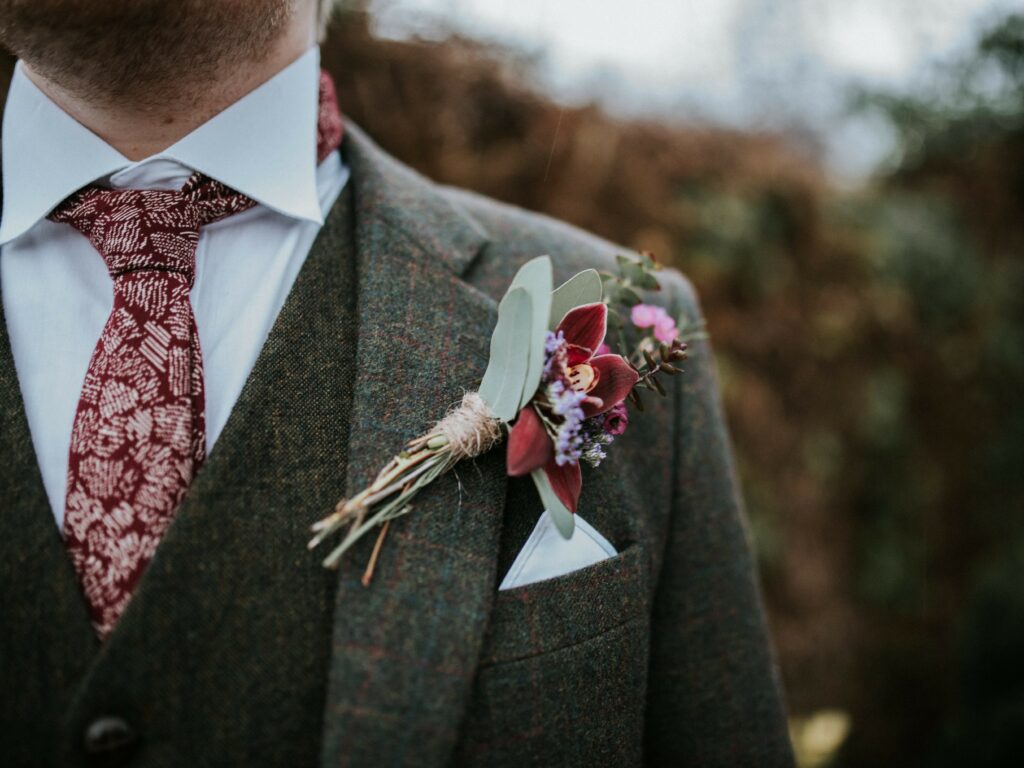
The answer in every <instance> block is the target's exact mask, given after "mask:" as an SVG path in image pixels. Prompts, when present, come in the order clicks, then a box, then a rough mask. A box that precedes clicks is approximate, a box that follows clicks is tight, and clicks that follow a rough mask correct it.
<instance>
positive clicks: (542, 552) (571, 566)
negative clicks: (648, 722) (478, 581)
mask: <svg viewBox="0 0 1024 768" xmlns="http://www.w3.org/2000/svg"><path fill="white" fill-rule="evenodd" d="M616 554H618V553H617V552H616V551H615V547H613V546H612V545H611V544H610V543H609V542H608V539H606V538H605V537H604V536H602V535H601V534H600V533H598V532H597V531H596V530H594V527H593V526H592V525H591V524H590V523H588V522H587V521H586V520H584V519H583V518H582V517H580V516H579V515H576V528H575V530H573V533H572V536H571V537H570V538H568V539H563V538H562V534H560V533H559V532H558V529H556V528H555V524H554V521H552V519H551V515H549V514H548V513H547V511H546V510H545V511H544V512H543V513H542V514H541V516H540V520H538V521H537V525H536V526H534V528H533V533H531V534H530V538H528V539H527V540H526V544H524V545H523V548H522V549H521V550H519V554H518V555H516V559H515V562H513V563H512V567H511V568H509V569H508V573H507V574H505V578H504V579H502V581H501V586H499V587H498V589H499V590H504V589H512V588H513V587H522V586H526V585H527V584H533V583H534V582H537V581H544V579H552V578H554V577H555V576H564V575H565V574H567V573H572V572H573V571H578V570H579V569H580V568H586V567H587V566H588V565H593V564H594V563H599V562H601V561H602V560H607V559H608V558H610V557H615V555H616Z"/></svg>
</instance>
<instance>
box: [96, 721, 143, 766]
mask: <svg viewBox="0 0 1024 768" xmlns="http://www.w3.org/2000/svg"><path fill="white" fill-rule="evenodd" d="M134 745H135V732H134V731H133V730H132V728H131V726H130V725H128V723H127V722H125V721H124V720H123V719H122V718H120V717H110V716H108V717H98V718H96V719H95V720H93V721H92V722H91V723H89V725H88V726H86V729H85V751H86V753H88V754H90V755H95V756H96V757H100V758H106V759H107V760H112V761H113V763H111V764H116V763H118V762H120V761H121V760H126V759H127V758H128V757H129V756H130V754H131V751H132V747H133V746H134ZM107 760H104V763H105V764H106V763H107Z"/></svg>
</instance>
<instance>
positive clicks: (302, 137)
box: [0, 48, 323, 245]
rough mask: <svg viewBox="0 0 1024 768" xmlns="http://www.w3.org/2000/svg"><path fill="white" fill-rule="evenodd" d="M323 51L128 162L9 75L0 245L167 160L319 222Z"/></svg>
mask: <svg viewBox="0 0 1024 768" xmlns="http://www.w3.org/2000/svg"><path fill="white" fill-rule="evenodd" d="M319 72H320V51H319V49H318V48H311V49H310V50H309V51H307V52H306V53H304V54H303V55H302V56H301V57H299V58H298V59H297V60H296V61H295V62H293V63H292V64H290V65H289V66H287V67H285V68H284V69H282V70H281V71H280V72H278V73H277V74H276V75H274V76H273V77H272V78H270V79H269V80H267V81H266V82H265V83H263V84H262V85H261V86H259V87H258V88H256V89H255V90H253V91H251V92H250V93H249V94H247V95H246V96H244V97H242V98H241V99H239V100H238V101H236V102H235V103H234V104H232V105H231V106H229V107H228V108H227V109H225V110H224V111H222V112H220V113H219V114H217V115H216V116H214V117H213V118H211V119H210V120H208V121H207V122H206V123H204V124H203V125H201V126H199V127H198V128H196V129H195V130H194V131H192V132H191V133H190V134H188V135H187V136H185V137H184V138H182V139H181V140H179V141H178V142H177V143H176V144H174V145H173V146H171V147H168V148H167V149H166V150H164V151H163V152H161V153H159V154H157V155H154V156H152V157H149V158H146V159H145V160H141V161H139V162H137V163H133V162H132V161H130V160H128V158H126V157H125V156H124V155H122V154H121V153H120V152H118V151H117V150H116V149H114V148H113V147H111V146H110V145H109V144H107V143H106V142H105V141H104V140H103V139H101V138H100V137H99V136H97V135H96V134H94V133H92V132H91V131H90V130H88V129H87V128H86V127H85V126H83V125H82V124H81V123H79V122H77V121H76V120H75V119H74V118H72V117H71V116H70V115H68V114H67V113H66V112H64V110H62V109H61V108H60V107H58V106H57V105H56V104H55V103H54V102H53V101H51V100H50V99H49V97H47V96H46V94H44V93H43V92H42V91H40V90H39V88H37V87H36V85H35V84H34V83H32V81H31V80H29V78H28V76H27V75H26V74H25V73H24V72H23V71H22V67H21V65H20V64H19V65H18V66H17V68H16V69H15V73H14V77H13V79H12V81H11V87H10V91H9V94H8V97H7V105H6V107H5V109H4V118H3V135H2V138H0V143H2V149H0V151H2V162H3V212H2V214H0V216H2V218H0V245H2V244H3V243H6V242H9V241H11V240H13V239H15V238H17V237H19V236H20V235H22V234H24V233H25V232H27V231H28V230H29V229H31V228H32V227H33V226H34V225H35V224H36V222H38V221H39V220H40V219H42V218H43V217H45V216H46V215H47V214H48V213H49V212H50V211H52V210H53V209H54V208H55V207H56V206H57V205H58V204H59V203H60V202H61V201H62V200H64V198H65V197H67V196H68V195H70V194H71V193H72V192H75V191H76V190H78V189H80V188H81V187H83V186H85V185H86V184H89V183H91V182H94V181H97V180H98V179H103V178H106V177H108V176H110V175H111V174H113V173H116V172H118V171H122V170H124V169H126V168H134V167H138V166H141V165H143V164H146V163H155V162H158V161H167V160H171V161H174V162H177V163H180V164H182V165H184V166H187V167H188V168H192V169H193V170H197V171H201V172H202V173H205V174H206V175H207V176H210V177H212V178H214V179H217V180H218V181H221V182H223V183H224V184H227V185H228V186H229V187H231V188H233V189H236V190H238V191H239V192H241V193H242V194H244V195H248V196H249V197H251V198H253V199H254V200H256V201H257V202H259V203H262V204H263V205H265V206H267V207H268V208H272V209H274V210H276V211H278V212H280V213H283V214H285V215H286V216H291V217H293V218H297V219H305V220H309V221H313V222H316V223H318V224H322V223H323V212H322V211H321V209H320V201H319V199H318V196H317V181H316V120H317V98H318V93H319Z"/></svg>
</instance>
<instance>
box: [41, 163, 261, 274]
mask: <svg viewBox="0 0 1024 768" xmlns="http://www.w3.org/2000/svg"><path fill="white" fill-rule="evenodd" d="M253 205H254V202H253V201H252V200H251V199H250V198H248V197H245V196H244V195H242V194H240V193H238V192H235V191H234V190H232V189H230V188H229V187H227V186H225V185H223V184H221V183H220V182H217V181H214V180H212V179H210V178H208V177H206V176H203V175H202V174H199V173H195V174H193V175H192V177H191V178H190V179H189V180H188V182H186V184H185V186H184V187H182V188H181V189H180V190H157V189H104V188H102V187H98V186H95V185H92V186H88V187H85V188H83V189H81V190H79V191H78V192H76V193H75V194H73V195H71V196H70V197H68V198H67V199H66V200H64V202H63V203H61V204H60V205H59V206H58V207H57V208H56V209H55V210H54V211H53V212H52V213H51V214H50V219H52V220H53V221H57V222H62V223H65V224H70V225H71V226H72V227H74V228H75V229H77V230H78V231H79V232H81V233H82V234H83V235H85V236H86V237H87V238H88V239H89V241H90V242H91V243H92V244H93V246H94V247H95V248H96V250H97V251H99V253H100V255H102V256H103V260H104V261H105V262H106V264H107V269H109V270H110V275H111V277H113V278H114V279H115V280H117V278H119V277H121V276H123V275H126V274H129V273H133V272H140V271H155V272H172V273H178V274H180V275H182V276H183V277H184V278H185V280H186V281H187V282H188V284H189V285H191V284H192V281H193V280H194V279H195V257H196V246H197V244H198V242H199V230H200V228H201V227H203V226H205V225H206V224H211V223H213V222H215V221H218V220H219V219H222V218H224V217H226V216H230V215H232V214H234V213H239V212H241V211H244V210H246V209H247V208H251V207H252V206H253Z"/></svg>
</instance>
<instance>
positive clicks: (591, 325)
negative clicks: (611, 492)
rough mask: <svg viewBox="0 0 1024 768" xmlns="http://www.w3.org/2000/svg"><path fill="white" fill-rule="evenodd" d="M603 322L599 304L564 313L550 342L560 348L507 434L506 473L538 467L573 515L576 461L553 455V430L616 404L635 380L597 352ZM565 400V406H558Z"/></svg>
mask: <svg viewBox="0 0 1024 768" xmlns="http://www.w3.org/2000/svg"><path fill="white" fill-rule="evenodd" d="M607 319H608V307H607V306H605V305H604V304H603V303H601V302H597V303H594V304H584V305H583V306H580V307H576V308H575V309H573V310H570V311H569V312H567V313H566V315H565V317H564V318H563V319H562V322H561V323H559V324H558V328H556V329H555V337H556V339H558V337H559V336H560V337H561V340H564V344H563V343H561V341H559V342H558V347H557V350H556V351H555V352H554V353H552V354H551V355H550V357H549V362H550V365H549V367H546V369H545V370H546V373H545V377H544V380H543V382H542V385H541V388H540V389H539V390H538V391H537V395H536V396H535V397H534V399H533V400H532V401H531V402H530V403H529V404H527V405H526V406H525V407H524V408H523V409H522V410H521V411H520V412H519V417H518V418H517V419H516V423H515V424H514V425H513V426H512V429H511V430H510V432H509V436H508V460H507V461H508V474H509V475H511V476H512V477H520V476H523V475H528V474H530V472H532V471H534V470H535V469H543V471H544V473H545V474H546V475H547V477H548V480H549V481H550V482H551V488H552V490H553V491H554V492H555V494H556V495H557V496H558V498H559V499H560V500H561V501H562V503H563V504H565V506H566V508H567V509H568V510H569V511H570V512H573V513H575V512H576V507H577V504H578V502H579V498H580V490H581V488H582V483H583V480H582V476H581V474H580V465H579V461H578V460H568V459H567V458H566V455H565V454H564V453H561V454H560V453H559V452H558V451H556V442H557V440H558V435H559V427H560V426H564V425H566V424H567V423H569V422H570V420H571V419H578V420H579V421H582V420H584V419H589V418H591V417H593V416H597V415H598V414H602V413H604V412H605V411H608V410H610V409H612V408H614V407H616V406H618V405H619V404H621V403H622V401H623V400H625V398H626V396H627V395H628V394H629V392H630V390H631V389H632V388H633V385H634V384H636V382H637V380H638V376H637V373H636V371H635V370H633V368H632V367H631V366H630V365H629V363H627V362H626V361H625V359H623V357H622V356H621V355H615V354H597V351H598V350H599V348H600V347H601V346H602V344H603V342H604V337H605V333H606V331H607ZM602 351H603V350H602ZM553 392H557V393H560V394H563V393H564V394H563V402H553V401H552V399H551V396H552V393H553ZM565 401H568V402H569V406H570V407H568V408H566V407H560V406H563V405H564V402H565ZM570 426H578V424H577V425H572V424H570Z"/></svg>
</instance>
